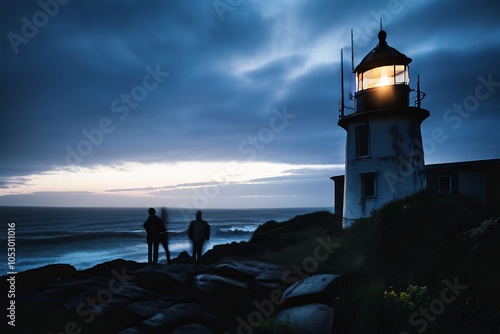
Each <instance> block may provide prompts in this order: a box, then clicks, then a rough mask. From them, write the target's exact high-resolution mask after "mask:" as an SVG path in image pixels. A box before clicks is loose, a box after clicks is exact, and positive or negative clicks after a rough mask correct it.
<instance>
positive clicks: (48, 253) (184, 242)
mask: <svg viewBox="0 0 500 334" xmlns="http://www.w3.org/2000/svg"><path fill="white" fill-rule="evenodd" d="M156 210H157V215H158V216H159V215H160V208H156ZM167 210H168V224H167V230H168V231H169V249H170V254H171V257H172V258H175V257H176V256H177V255H178V254H179V253H180V252H182V251H188V252H189V253H190V254H191V242H190V241H189V239H188V236H187V229H188V226H189V222H190V221H191V220H194V219H195V210H189V211H188V210H184V209H175V208H172V209H167ZM320 210H329V211H331V209H330V208H287V209H281V208H280V209H205V210H202V212H203V217H202V218H203V219H204V220H206V221H207V222H208V223H209V224H210V227H211V237H210V240H209V241H207V242H206V243H205V246H204V252H206V251H207V250H209V249H211V248H212V247H213V246H214V245H218V244H226V243H231V242H233V241H237V242H239V241H248V240H250V238H251V236H252V233H253V231H255V229H256V228H257V227H258V226H259V225H260V224H263V223H265V222H267V221H269V220H276V221H279V222H280V221H286V220H288V219H290V218H293V217H295V216H296V215H299V214H304V213H310V212H314V211H320ZM147 216H148V214H147V208H53V207H0V222H1V226H2V228H1V230H2V232H1V235H0V244H1V245H2V254H1V255H0V259H1V260H0V261H2V262H1V263H2V264H4V265H2V267H4V268H5V271H4V273H3V274H2V275H4V274H5V273H6V272H8V271H13V270H8V268H7V264H8V252H7V244H8V240H7V239H8V233H10V235H11V238H12V235H13V231H12V229H10V230H11V231H10V232H9V224H10V225H12V223H15V271H16V272H21V271H25V270H28V269H32V268H38V267H41V266H44V265H48V264H55V263H66V264H70V265H72V266H74V267H75V268H76V269H78V270H82V269H87V268H90V267H92V266H94V265H96V264H99V263H102V262H105V261H110V260H114V259H118V258H121V259H125V260H133V261H137V262H147V244H146V232H145V231H144V228H143V226H142V225H143V223H144V221H145V220H146V219H147ZM159 254H160V255H159V258H160V263H165V262H166V256H165V252H164V251H163V248H162V246H161V245H160V250H159ZM11 260H12V258H11Z"/></svg>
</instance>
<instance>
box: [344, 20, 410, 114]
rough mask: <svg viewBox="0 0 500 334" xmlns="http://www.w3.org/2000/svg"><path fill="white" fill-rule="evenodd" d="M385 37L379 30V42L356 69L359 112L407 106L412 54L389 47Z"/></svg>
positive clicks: (356, 96) (384, 33) (357, 110)
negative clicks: (407, 54) (408, 54)
mask: <svg viewBox="0 0 500 334" xmlns="http://www.w3.org/2000/svg"><path fill="white" fill-rule="evenodd" d="M386 38H387V33H386V32H385V31H384V30H380V32H379V33H378V39H379V42H378V44H377V46H376V47H375V48H374V49H373V50H371V51H370V52H369V53H368V54H367V55H366V56H365V57H364V58H363V60H362V61H361V62H360V63H359V65H358V66H357V67H356V68H355V69H354V74H355V76H356V95H355V100H356V108H355V109H356V112H363V111H370V110H378V109H392V108H404V107H408V104H409V93H410V87H409V66H408V64H409V63H410V62H411V58H409V57H407V56H406V55H405V54H403V53H401V52H399V51H398V50H396V49H395V48H393V47H390V46H389V45H388V44H387V42H386Z"/></svg>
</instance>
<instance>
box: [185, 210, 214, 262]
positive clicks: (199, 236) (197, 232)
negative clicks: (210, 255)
mask: <svg viewBox="0 0 500 334" xmlns="http://www.w3.org/2000/svg"><path fill="white" fill-rule="evenodd" d="M188 236H189V239H190V240H191V241H192V242H193V259H194V260H195V262H196V264H200V261H201V250H202V248H203V243H204V242H205V240H209V239H210V225H208V223H207V222H206V221H204V220H203V219H201V211H196V220H193V221H192V222H191V224H190V225H189V229H188Z"/></svg>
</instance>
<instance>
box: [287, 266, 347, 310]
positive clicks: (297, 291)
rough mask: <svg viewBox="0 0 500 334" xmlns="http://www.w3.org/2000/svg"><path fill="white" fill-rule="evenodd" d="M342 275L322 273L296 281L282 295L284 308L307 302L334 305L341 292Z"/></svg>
mask: <svg viewBox="0 0 500 334" xmlns="http://www.w3.org/2000/svg"><path fill="white" fill-rule="evenodd" d="M340 284H341V282H340V275H331V274H321V275H314V276H310V277H306V278H304V279H303V280H300V281H298V282H295V283H294V284H292V285H291V286H290V287H289V288H288V289H286V290H285V292H284V293H283V295H282V296H281V300H282V306H281V307H282V308H287V307H291V306H295V305H302V304H307V303H322V304H325V305H329V306H333V305H334V302H335V298H336V297H338V295H339V294H340V288H341V286H340Z"/></svg>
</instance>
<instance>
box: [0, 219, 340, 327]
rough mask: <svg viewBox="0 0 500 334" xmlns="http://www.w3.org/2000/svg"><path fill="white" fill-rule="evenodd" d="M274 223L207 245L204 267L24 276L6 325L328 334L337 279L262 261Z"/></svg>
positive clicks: (123, 265) (48, 269)
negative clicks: (246, 236)
mask: <svg viewBox="0 0 500 334" xmlns="http://www.w3.org/2000/svg"><path fill="white" fill-rule="evenodd" d="M325 214H327V213H325ZM274 223H275V222H271V223H270V224H267V225H266V228H269V226H270V225H271V226H272V227H273V228H271V229H269V230H266V228H263V229H261V230H260V231H257V233H256V234H257V236H256V237H255V238H253V240H251V241H250V242H248V243H247V242H240V243H235V242H234V243H231V244H227V245H219V246H216V247H214V248H213V249H212V250H210V251H208V252H207V253H205V254H204V256H203V258H202V263H203V264H202V265H196V264H194V263H193V261H192V258H191V256H189V255H188V253H186V252H183V253H181V254H180V255H179V256H178V257H177V258H175V259H173V260H172V264H171V265H166V264H157V265H153V266H150V265H148V264H146V263H138V262H134V261H127V260H123V259H117V260H114V261H110V262H106V263H102V264H99V265H96V266H94V267H92V268H89V269H86V270H80V271H78V270H76V269H75V268H74V267H72V266H71V265H68V264H55V265H48V266H44V267H41V268H37V269H31V270H27V271H25V272H21V273H19V274H17V275H16V299H15V303H16V305H15V306H16V311H15V313H16V321H15V324H16V326H15V328H13V327H12V326H9V327H11V328H10V329H15V331H14V332H16V333H53V334H56V333H57V334H60V333H65V334H66V333H67V334H79V333H121V334H135V333H177V334H179V333H267V332H271V331H277V332H283V331H286V332H290V333H291V332H296V333H331V332H332V328H333V318H334V309H335V305H334V301H335V297H336V295H338V291H339V284H340V277H339V276H338V275H327V274H323V275H313V274H314V273H312V272H311V275H309V274H308V273H301V272H297V271H296V270H293V271H292V268H286V267H283V266H279V265H276V264H273V263H270V262H268V261H263V260H261V259H259V256H258V255H259V254H263V253H269V252H272V249H273V248H275V247H281V245H280V242H278V240H276V239H274V241H276V242H277V244H275V243H274V242H272V241H271V240H272V235H273V233H275V230H276V227H278V229H279V228H280V225H276V224H274ZM282 239H283V238H282ZM284 239H286V236H285V237H284ZM282 241H283V240H281V242H282ZM325 247H326V246H325ZM324 253H325V254H326V251H324ZM6 278H7V277H5V276H4V277H3V279H2V284H5V282H6Z"/></svg>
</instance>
